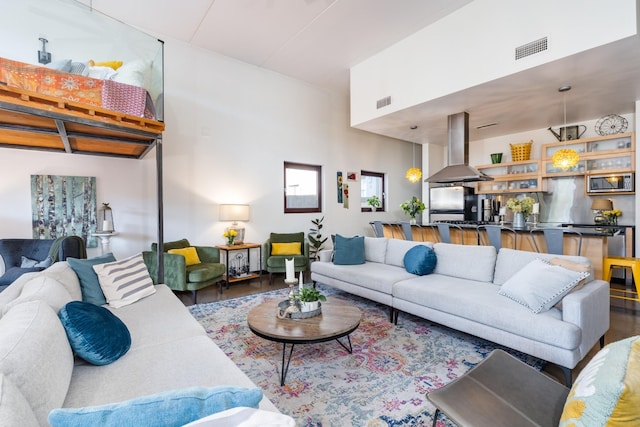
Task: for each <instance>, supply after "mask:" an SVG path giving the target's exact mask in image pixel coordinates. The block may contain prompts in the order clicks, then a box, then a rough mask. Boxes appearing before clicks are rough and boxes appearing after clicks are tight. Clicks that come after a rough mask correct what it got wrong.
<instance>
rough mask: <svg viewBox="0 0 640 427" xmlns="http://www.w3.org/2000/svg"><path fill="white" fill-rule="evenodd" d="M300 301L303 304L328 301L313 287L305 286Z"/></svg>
mask: <svg viewBox="0 0 640 427" xmlns="http://www.w3.org/2000/svg"><path fill="white" fill-rule="evenodd" d="M298 299H299V300H300V301H302V302H313V301H326V300H327V297H325V296H324V295H322V292H320V291H319V290H317V289H316V288H314V287H313V286H304V287H303V288H302V290H301V291H300V293H299V294H298Z"/></svg>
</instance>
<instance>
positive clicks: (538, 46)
mask: <svg viewBox="0 0 640 427" xmlns="http://www.w3.org/2000/svg"><path fill="white" fill-rule="evenodd" d="M547 48H548V45H547V38H546V37H543V38H541V39H538V40H535V41H532V42H530V43H527V44H523V45H522V46H519V47H517V48H516V61H517V60H518V59H522V58H526V57H527V56H531V55H534V54H536V53H540V52H544V51H545V50H547Z"/></svg>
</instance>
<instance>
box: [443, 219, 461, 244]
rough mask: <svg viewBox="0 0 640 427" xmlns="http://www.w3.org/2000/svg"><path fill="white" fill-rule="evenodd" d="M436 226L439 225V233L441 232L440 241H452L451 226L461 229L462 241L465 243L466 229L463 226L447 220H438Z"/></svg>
mask: <svg viewBox="0 0 640 427" xmlns="http://www.w3.org/2000/svg"><path fill="white" fill-rule="evenodd" d="M436 226H437V227H438V233H439V234H440V241H441V242H442V243H451V228H457V229H458V230H460V243H461V244H463V245H464V231H463V230H462V227H460V226H459V225H455V224H448V223H446V222H438V223H436Z"/></svg>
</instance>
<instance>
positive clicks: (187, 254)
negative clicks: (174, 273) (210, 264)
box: [167, 246, 200, 265]
mask: <svg viewBox="0 0 640 427" xmlns="http://www.w3.org/2000/svg"><path fill="white" fill-rule="evenodd" d="M167 252H168V253H170V254H178V255H182V256H183V257H184V262H185V265H194V264H200V258H199V257H198V251H197V250H196V248H194V247H193V246H189V247H186V248H179V249H169V250H168V251H167Z"/></svg>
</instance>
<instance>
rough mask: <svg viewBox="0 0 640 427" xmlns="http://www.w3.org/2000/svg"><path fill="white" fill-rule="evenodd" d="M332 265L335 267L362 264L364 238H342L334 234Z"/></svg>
mask: <svg viewBox="0 0 640 427" xmlns="http://www.w3.org/2000/svg"><path fill="white" fill-rule="evenodd" d="M333 263H334V264H337V265H356V264H364V236H354V237H344V236H341V235H339V234H336V239H335V247H334V249H333Z"/></svg>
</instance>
